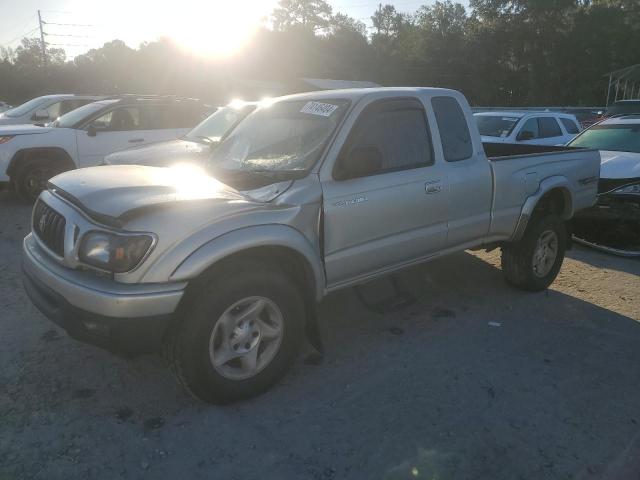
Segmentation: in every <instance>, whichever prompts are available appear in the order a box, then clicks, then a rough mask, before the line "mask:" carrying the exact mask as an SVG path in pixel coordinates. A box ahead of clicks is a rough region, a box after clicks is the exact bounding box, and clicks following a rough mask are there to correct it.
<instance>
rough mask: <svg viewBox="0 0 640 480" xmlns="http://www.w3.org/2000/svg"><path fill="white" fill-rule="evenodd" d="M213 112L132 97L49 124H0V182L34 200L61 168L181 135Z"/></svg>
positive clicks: (171, 100) (194, 104)
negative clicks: (132, 146) (44, 125)
mask: <svg viewBox="0 0 640 480" xmlns="http://www.w3.org/2000/svg"><path fill="white" fill-rule="evenodd" d="M209 113H210V108H209V107H208V106H206V105H204V104H202V103H201V102H199V101H195V100H193V99H179V98H175V97H153V96H143V97H140V96H135V95H133V96H131V95H127V96H123V97H118V98H111V99H106V100H101V101H99V102H94V103H90V104H87V105H84V106H83V107H80V108H78V109H76V110H73V111H71V112H69V113H67V114H66V115H63V116H62V117H60V118H59V119H58V120H56V121H55V122H52V123H51V124H49V125H47V126H46V127H43V126H37V125H15V126H5V127H0V183H1V182H4V184H5V185H9V186H12V187H13V188H15V190H16V192H17V193H18V194H19V195H20V196H21V197H22V198H24V199H26V200H34V199H35V198H36V197H37V196H38V194H39V193H40V192H41V191H42V190H43V189H44V188H45V187H46V184H47V180H49V178H51V177H53V176H54V175H56V174H58V173H60V172H63V171H66V170H71V169H74V168H79V167H88V166H93V165H99V164H101V163H102V162H103V160H104V157H105V156H106V155H108V154H110V153H112V152H114V151H116V150H121V149H124V148H127V147H130V146H131V145H143V144H148V143H153V142H158V141H161V140H169V139H172V138H177V137H180V136H182V135H184V134H185V133H187V132H188V131H189V130H191V128H193V126H194V125H196V124H198V123H199V122H200V121H201V120H202V119H203V118H204V117H205V116H207V115H208V114H209Z"/></svg>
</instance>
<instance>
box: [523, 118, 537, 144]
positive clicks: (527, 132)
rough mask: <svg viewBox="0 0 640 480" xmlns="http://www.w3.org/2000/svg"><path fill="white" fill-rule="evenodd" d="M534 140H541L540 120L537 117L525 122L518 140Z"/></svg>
mask: <svg viewBox="0 0 640 480" xmlns="http://www.w3.org/2000/svg"><path fill="white" fill-rule="evenodd" d="M534 138H540V130H539V129H538V119H537V118H535V117H534V118H530V119H529V120H527V121H526V122H524V125H522V128H521V129H520V132H519V133H518V138H517V140H532V139H534Z"/></svg>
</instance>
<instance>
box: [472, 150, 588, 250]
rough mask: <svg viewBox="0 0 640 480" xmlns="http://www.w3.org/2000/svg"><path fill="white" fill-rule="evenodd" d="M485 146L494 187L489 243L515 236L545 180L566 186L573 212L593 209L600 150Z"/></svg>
mask: <svg viewBox="0 0 640 480" xmlns="http://www.w3.org/2000/svg"><path fill="white" fill-rule="evenodd" d="M483 146H484V148H485V153H486V155H487V158H488V159H489V164H490V165H491V170H492V175H493V185H494V190H493V205H492V220H491V227H490V230H489V238H490V239H493V240H498V239H504V238H509V237H510V235H512V234H513V232H514V230H515V227H516V222H517V220H518V218H519V217H520V212H521V209H522V206H523V203H524V202H525V200H526V199H527V198H528V197H529V196H532V195H535V194H536V193H537V191H538V189H539V187H540V185H541V184H542V182H544V181H546V180H550V181H554V182H557V181H559V182H560V183H564V184H565V185H566V186H567V187H568V188H569V189H570V190H571V191H572V192H573V197H572V202H573V204H572V205H571V209H572V210H573V211H577V210H581V209H583V208H587V207H589V206H591V204H592V203H593V200H594V199H595V197H596V194H597V189H598V181H597V180H598V178H599V176H600V152H598V151H597V150H589V149H583V148H572V147H564V146H544V145H521V144H520V145H517V144H503V143H483ZM506 160H509V161H506Z"/></svg>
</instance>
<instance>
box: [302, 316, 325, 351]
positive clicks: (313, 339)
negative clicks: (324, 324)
mask: <svg viewBox="0 0 640 480" xmlns="http://www.w3.org/2000/svg"><path fill="white" fill-rule="evenodd" d="M319 323H320V322H319V321H318V307H317V305H315V304H314V305H313V306H311V307H309V308H307V321H306V325H305V333H306V334H307V341H308V342H309V345H311V346H312V347H313V348H314V349H315V350H316V352H317V354H318V355H320V357H322V356H324V344H323V343H322V334H321V332H320V325H319Z"/></svg>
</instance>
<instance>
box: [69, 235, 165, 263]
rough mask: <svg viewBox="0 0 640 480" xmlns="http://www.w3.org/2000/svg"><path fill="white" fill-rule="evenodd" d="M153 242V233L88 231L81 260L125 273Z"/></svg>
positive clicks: (84, 239) (145, 252)
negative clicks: (130, 233)
mask: <svg viewBox="0 0 640 480" xmlns="http://www.w3.org/2000/svg"><path fill="white" fill-rule="evenodd" d="M152 244H153V237H151V235H118V234H115V233H107V232H98V231H93V232H88V233H86V234H85V235H84V236H83V237H82V241H81V243H80V249H79V251H78V256H79V257H80V260H81V261H83V262H84V263H87V264H89V265H93V266H94V267H98V268H100V269H102V270H108V271H111V272H114V273H124V272H128V271H129V270H133V269H134V268H135V267H136V266H137V265H138V264H139V263H140V261H141V260H142V259H143V258H144V256H145V255H146V254H147V253H148V252H149V249H150V248H151V245H152Z"/></svg>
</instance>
